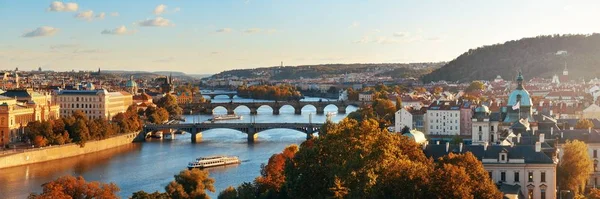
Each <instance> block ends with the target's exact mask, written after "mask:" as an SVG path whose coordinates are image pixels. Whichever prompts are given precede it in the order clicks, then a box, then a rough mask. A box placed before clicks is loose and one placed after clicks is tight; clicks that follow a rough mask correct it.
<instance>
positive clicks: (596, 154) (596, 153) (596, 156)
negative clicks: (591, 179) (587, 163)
mask: <svg viewBox="0 0 600 199" xmlns="http://www.w3.org/2000/svg"><path fill="white" fill-rule="evenodd" d="M594 158H598V151H597V150H596V149H594Z"/></svg>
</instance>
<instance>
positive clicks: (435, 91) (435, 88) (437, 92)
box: [433, 86, 444, 95]
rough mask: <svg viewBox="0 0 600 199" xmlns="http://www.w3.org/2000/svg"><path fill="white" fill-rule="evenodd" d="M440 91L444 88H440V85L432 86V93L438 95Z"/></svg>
mask: <svg viewBox="0 0 600 199" xmlns="http://www.w3.org/2000/svg"><path fill="white" fill-rule="evenodd" d="M442 92H444V88H442V87H441V86H436V87H433V93H434V94H436V95H439V94H440V93H442Z"/></svg>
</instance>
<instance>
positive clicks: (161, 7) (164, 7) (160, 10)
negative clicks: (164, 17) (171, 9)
mask: <svg viewBox="0 0 600 199" xmlns="http://www.w3.org/2000/svg"><path fill="white" fill-rule="evenodd" d="M166 10H167V5H165V4H160V5H158V6H156V8H154V12H153V13H154V14H155V15H161V14H163V13H164V12H165V11H166Z"/></svg>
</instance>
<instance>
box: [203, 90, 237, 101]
mask: <svg viewBox="0 0 600 199" xmlns="http://www.w3.org/2000/svg"><path fill="white" fill-rule="evenodd" d="M200 94H201V95H203V96H208V97H210V99H215V97H216V96H221V95H222V96H227V97H229V99H233V97H234V96H236V95H237V91H224V92H212V93H200Z"/></svg>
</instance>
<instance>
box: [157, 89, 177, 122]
mask: <svg viewBox="0 0 600 199" xmlns="http://www.w3.org/2000/svg"><path fill="white" fill-rule="evenodd" d="M156 105H157V106H158V107H161V108H164V109H166V110H167V112H169V116H170V117H171V118H177V117H179V116H181V114H182V112H183V109H181V107H179V104H177V98H176V97H175V96H173V95H171V94H166V95H165V96H164V97H162V98H160V99H159V100H158V101H157V102H156Z"/></svg>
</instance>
